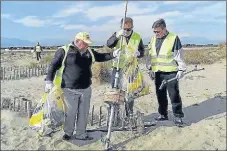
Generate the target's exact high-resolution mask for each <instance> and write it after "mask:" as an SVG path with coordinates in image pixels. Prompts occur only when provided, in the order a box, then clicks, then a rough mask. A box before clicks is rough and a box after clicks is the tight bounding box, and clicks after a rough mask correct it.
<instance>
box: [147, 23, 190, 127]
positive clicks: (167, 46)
mask: <svg viewBox="0 0 227 151" xmlns="http://www.w3.org/2000/svg"><path fill="white" fill-rule="evenodd" d="M152 28H153V31H154V33H155V35H154V36H153V37H152V39H151V41H150V44H149V49H150V51H149V58H148V59H147V68H148V69H149V70H151V74H150V75H151V78H152V79H154V80H155V87H156V95H157V99H158V104H159V108H158V112H159V114H160V116H159V117H157V118H156V120H158V121H164V120H168V111H167V110H168V99H167V90H168V94H169V97H170V100H171V103H172V110H173V114H174V117H175V118H174V122H175V124H176V125H178V126H182V125H183V121H182V118H183V117H184V113H183V111H182V101H181V97H180V93H179V82H178V80H179V79H181V78H183V76H184V71H186V64H185V61H184V51H183V48H182V45H181V41H180V39H179V37H178V36H177V35H176V34H174V33H171V32H168V30H167V29H166V23H165V21H164V19H159V20H157V21H155V22H154V24H153V26H152ZM174 77H177V78H178V80H175V81H172V82H170V83H168V84H167V86H166V87H164V88H163V89H161V90H159V87H160V85H161V83H162V81H163V80H168V79H171V78H174Z"/></svg>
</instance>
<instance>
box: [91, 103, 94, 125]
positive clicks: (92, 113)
mask: <svg viewBox="0 0 227 151" xmlns="http://www.w3.org/2000/svg"><path fill="white" fill-rule="evenodd" d="M93 120H94V105H93V106H92V110H91V126H93V124H94V123H93Z"/></svg>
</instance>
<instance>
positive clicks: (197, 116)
mask: <svg viewBox="0 0 227 151" xmlns="http://www.w3.org/2000/svg"><path fill="white" fill-rule="evenodd" d="M183 112H184V114H185V117H184V123H185V125H184V127H186V126H190V125H191V124H193V123H198V122H199V121H201V120H203V119H206V118H209V117H211V116H214V115H217V114H221V113H225V112H226V96H217V97H214V98H211V99H208V100H206V101H203V102H202V103H200V104H193V105H191V106H187V107H185V108H183ZM157 116H158V113H152V114H150V115H147V116H145V117H144V120H145V122H152V121H154V118H155V117H157ZM160 126H164V127H172V126H175V125H174V123H173V115H172V112H169V120H168V121H165V122H164V121H163V122H157V123H156V125H155V126H151V127H148V128H146V129H145V134H144V135H147V134H149V133H151V132H152V131H153V130H155V129H156V128H158V127H160ZM101 129H102V128H101ZM105 129H106V128H105ZM88 135H89V136H92V137H93V138H94V139H93V140H91V141H81V140H76V139H74V140H72V141H71V143H73V144H75V145H77V146H84V145H88V144H90V143H93V142H96V141H98V140H100V139H101V137H102V136H105V135H106V132H103V131H99V130H98V129H97V131H90V132H89V131H88ZM135 138H138V137H132V138H130V139H128V140H125V141H123V142H121V143H118V144H115V145H113V148H121V149H124V145H125V144H127V143H128V142H130V141H132V140H133V139H135Z"/></svg>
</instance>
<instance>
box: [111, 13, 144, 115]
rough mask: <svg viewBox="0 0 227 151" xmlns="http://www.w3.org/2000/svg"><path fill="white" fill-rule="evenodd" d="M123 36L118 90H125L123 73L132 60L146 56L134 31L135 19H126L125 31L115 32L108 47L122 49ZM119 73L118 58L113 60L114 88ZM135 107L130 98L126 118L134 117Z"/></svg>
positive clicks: (138, 35)
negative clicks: (121, 43)
mask: <svg viewBox="0 0 227 151" xmlns="http://www.w3.org/2000/svg"><path fill="white" fill-rule="evenodd" d="M122 22H123V18H122V19H121V25H122ZM121 36H123V45H122V53H121V56H120V62H119V73H120V77H119V82H118V85H117V88H119V89H123V85H122V83H123V73H122V71H123V70H124V69H125V68H128V67H127V63H128V62H130V59H132V58H133V59H136V60H138V58H142V57H143V56H144V51H145V49H144V45H143V40H142V38H141V36H140V34H138V33H137V32H135V31H134V30H133V19H132V18H131V17H126V18H125V24H124V27H123V29H120V30H119V31H117V32H115V33H114V34H113V35H112V36H111V37H110V38H109V39H108V40H107V47H109V48H116V49H119V48H120V39H121ZM116 72H117V58H116V59H114V60H113V70H112V76H111V85H112V87H114V80H115V75H116ZM133 106H134V99H133V98H129V99H128V101H127V102H126V103H125V108H126V110H125V111H126V116H127V117H129V115H133Z"/></svg>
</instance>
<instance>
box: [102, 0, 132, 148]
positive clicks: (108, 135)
mask: <svg viewBox="0 0 227 151" xmlns="http://www.w3.org/2000/svg"><path fill="white" fill-rule="evenodd" d="M127 7H128V0H126V3H125V14H124V19H123V22H122V26H121V28H122V29H123V28H124V24H125V18H126V14H127ZM122 45H123V37H122V36H121V39H120V52H119V54H118V56H117V71H116V74H115V79H114V86H113V87H114V88H115V89H118V83H119V77H120V76H119V64H120V55H121V52H122ZM119 92H120V90H119ZM116 102H117V100H116ZM110 110H111V113H110V117H109V124H108V132H107V136H106V138H105V140H104V143H105V149H106V150H110V149H111V147H110V136H111V131H112V130H111V128H112V123H113V117H114V110H115V104H111V107H110Z"/></svg>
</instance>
